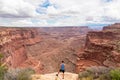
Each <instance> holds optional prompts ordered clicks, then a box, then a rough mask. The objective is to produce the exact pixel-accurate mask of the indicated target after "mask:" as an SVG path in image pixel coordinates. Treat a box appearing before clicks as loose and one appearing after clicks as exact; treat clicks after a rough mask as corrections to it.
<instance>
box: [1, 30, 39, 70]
mask: <svg viewBox="0 0 120 80" xmlns="http://www.w3.org/2000/svg"><path fill="white" fill-rule="evenodd" d="M40 40H41V39H40V37H39V34H38V31H37V29H35V28H0V53H1V54H4V60H3V61H4V62H5V63H4V64H6V65H7V66H8V67H9V68H17V67H35V66H36V65H37V66H38V67H40V66H39V65H38V64H40V62H39V61H38V60H35V59H33V57H29V56H28V55H27V51H26V46H31V45H34V44H36V43H38V42H40Z"/></svg>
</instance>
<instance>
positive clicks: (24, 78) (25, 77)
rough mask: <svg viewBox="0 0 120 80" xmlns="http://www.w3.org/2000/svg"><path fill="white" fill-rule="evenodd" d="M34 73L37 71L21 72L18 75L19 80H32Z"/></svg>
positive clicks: (25, 70)
mask: <svg viewBox="0 0 120 80" xmlns="http://www.w3.org/2000/svg"><path fill="white" fill-rule="evenodd" d="M34 73H35V71H34V70H32V69H30V68H29V69H24V70H21V71H20V73H19V74H18V77H17V80H31V75H32V74H34Z"/></svg>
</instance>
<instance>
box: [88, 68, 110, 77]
mask: <svg viewBox="0 0 120 80" xmlns="http://www.w3.org/2000/svg"><path fill="white" fill-rule="evenodd" d="M111 69H112V68H107V67H103V66H92V67H89V68H87V69H86V71H88V72H90V73H91V74H92V75H93V77H94V78H99V77H100V75H106V74H108V73H109V72H110V70H111Z"/></svg>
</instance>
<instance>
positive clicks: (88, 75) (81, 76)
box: [78, 71, 93, 80]
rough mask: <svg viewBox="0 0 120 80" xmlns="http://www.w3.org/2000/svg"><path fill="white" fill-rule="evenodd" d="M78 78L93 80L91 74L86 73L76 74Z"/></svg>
mask: <svg viewBox="0 0 120 80" xmlns="http://www.w3.org/2000/svg"><path fill="white" fill-rule="evenodd" d="M78 77H79V79H80V80H82V79H83V78H85V79H86V80H93V76H92V74H91V73H90V72H88V71H84V72H80V73H79V74H78Z"/></svg>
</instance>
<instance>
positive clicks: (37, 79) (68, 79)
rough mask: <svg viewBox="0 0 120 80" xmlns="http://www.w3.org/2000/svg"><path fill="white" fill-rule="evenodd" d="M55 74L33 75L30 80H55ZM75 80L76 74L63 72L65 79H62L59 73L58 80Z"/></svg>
mask: <svg viewBox="0 0 120 80" xmlns="http://www.w3.org/2000/svg"><path fill="white" fill-rule="evenodd" d="M56 74H57V72H56V73H50V74H44V75H40V74H35V75H32V80H56V79H55V78H56ZM77 78H78V74H75V73H69V72H65V78H64V79H62V74H61V73H60V74H59V78H58V80H77Z"/></svg>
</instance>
